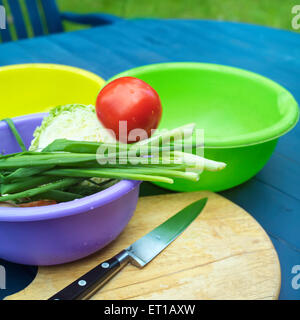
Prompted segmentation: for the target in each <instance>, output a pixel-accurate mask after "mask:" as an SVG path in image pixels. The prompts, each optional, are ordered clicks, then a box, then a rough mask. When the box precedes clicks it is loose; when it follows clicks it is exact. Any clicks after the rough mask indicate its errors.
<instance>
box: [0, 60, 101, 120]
mask: <svg viewBox="0 0 300 320" xmlns="http://www.w3.org/2000/svg"><path fill="white" fill-rule="evenodd" d="M104 83H105V81H104V80H103V79H102V78H100V77H99V76H97V75H96V74H94V73H92V72H89V71H85V70H83V69H79V68H74V67H69V66H64V65H57V64H43V63H33V64H19V65H11V66H5V67H0V119H3V118H7V117H10V118H12V117H17V116H21V115H25V114H30V113H38V112H45V111H48V110H49V109H50V108H51V107H54V106H57V105H63V104H70V103H81V104H95V101H96V98H97V94H98V92H99V91H100V89H101V87H102V86H103V85H104Z"/></svg>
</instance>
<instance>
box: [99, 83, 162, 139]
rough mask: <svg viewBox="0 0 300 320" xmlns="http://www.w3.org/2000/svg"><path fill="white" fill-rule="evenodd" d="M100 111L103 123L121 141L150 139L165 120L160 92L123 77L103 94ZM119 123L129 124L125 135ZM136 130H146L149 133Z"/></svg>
mask: <svg viewBox="0 0 300 320" xmlns="http://www.w3.org/2000/svg"><path fill="white" fill-rule="evenodd" d="M96 112H97V116H98V118H99V120H100V122H101V123H102V124H103V125H104V127H106V128H107V129H111V130H113V131H114V133H115V135H116V138H117V139H118V140H119V141H121V142H124V143H133V142H137V141H139V140H143V139H146V138H150V136H151V134H152V133H153V132H151V131H152V130H154V129H156V128H157V126H158V124H159V121H160V119H161V114H162V107H161V102H160V98H159V96H158V94H157V92H156V91H155V90H154V89H153V88H152V87H151V86H150V85H149V84H147V83H146V82H144V81H142V80H140V79H137V78H133V77H122V78H118V79H116V80H114V81H112V82H110V83H109V84H107V85H106V86H105V87H104V88H103V89H102V90H101V91H100V93H99V95H98V97H97V101H96ZM119 121H127V130H123V131H124V132H123V131H122V130H120V126H119ZM123 125H124V123H123ZM134 129H143V130H144V131H143V132H145V134H139V133H138V132H139V130H134ZM132 130H134V131H132ZM145 135H147V136H145Z"/></svg>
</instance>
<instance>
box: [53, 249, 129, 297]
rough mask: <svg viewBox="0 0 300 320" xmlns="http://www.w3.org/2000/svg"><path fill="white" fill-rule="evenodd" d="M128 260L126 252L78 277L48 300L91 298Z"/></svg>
mask: <svg viewBox="0 0 300 320" xmlns="http://www.w3.org/2000/svg"><path fill="white" fill-rule="evenodd" d="M129 260H130V256H129V254H128V253H127V251H126V250H124V251H122V252H120V253H119V254H117V255H116V256H115V257H113V258H112V259H110V260H107V261H105V262H102V263H101V264H100V265H98V266H97V267H95V268H94V269H92V270H91V271H89V272H88V273H86V274H85V275H84V276H82V277H80V278H79V279H77V280H76V281H74V282H73V283H71V284H70V285H69V286H67V287H66V288H65V289H63V290H61V291H60V292H58V293H57V294H55V295H54V296H52V297H51V298H49V300H85V299H88V298H90V297H91V296H93V295H94V294H95V293H96V292H97V291H98V290H99V289H100V288H101V287H102V286H103V285H104V284H105V283H106V282H107V281H109V280H110V279H111V278H112V277H113V276H114V275H115V274H116V273H118V271H120V270H121V269H122V268H123V267H124V266H125V265H126V264H127V263H128V262H129Z"/></svg>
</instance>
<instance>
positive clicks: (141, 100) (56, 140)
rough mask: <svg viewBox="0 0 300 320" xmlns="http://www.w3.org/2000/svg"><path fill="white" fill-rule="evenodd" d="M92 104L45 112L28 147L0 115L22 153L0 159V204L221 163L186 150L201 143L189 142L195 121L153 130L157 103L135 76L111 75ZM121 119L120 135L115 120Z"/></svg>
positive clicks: (33, 201)
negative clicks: (110, 81)
mask: <svg viewBox="0 0 300 320" xmlns="http://www.w3.org/2000/svg"><path fill="white" fill-rule="evenodd" d="M96 103H97V105H96V110H95V107H94V106H92V105H82V104H70V105H64V106H58V107H56V108H54V109H52V110H51V111H50V113H49V115H48V116H47V117H45V118H44V119H43V121H42V124H41V125H40V126H39V127H37V128H36V130H35V132H34V134H33V136H34V139H33V140H32V143H31V145H30V148H29V151H27V150H26V147H25V144H24V143H23V141H22V138H21V136H20V134H19V133H18V131H17V129H16V127H15V126H14V123H13V121H12V120H11V119H5V121H6V122H7V123H8V125H9V127H10V128H11V131H12V133H13V134H14V136H15V138H16V140H17V142H18V143H19V145H20V148H21V149H22V152H19V153H15V154H11V155H2V156H0V181H1V195H0V202H7V201H10V202H11V203H13V204H14V205H20V206H22V207H31V206H43V205H52V204H56V203H59V202H68V201H72V200H76V199H79V198H82V197H85V196H88V195H92V194H95V193H97V192H99V191H102V190H104V189H106V188H108V187H110V186H112V185H114V184H115V183H117V182H118V181H119V180H122V179H126V180H137V181H152V182H161V183H169V184H170V183H171V184H172V183H173V182H174V179H175V178H176V179H178V178H179V179H184V180H189V181H193V182H196V181H198V180H199V178H200V174H201V172H202V171H203V170H208V171H218V170H221V169H223V168H224V167H225V166H226V165H225V163H222V162H217V161H212V160H208V159H205V158H203V157H200V156H199V155H197V154H192V153H191V152H192V150H193V151H195V150H197V149H199V148H202V147H203V145H202V144H197V141H194V138H193V137H194V136H193V133H194V131H195V125H194V124H188V125H185V126H182V127H179V128H175V129H173V130H167V131H163V132H156V131H155V130H156V128H157V126H158V124H159V121H160V118H161V113H162V108H161V102H160V99H159V96H158V94H157V93H156V91H155V90H154V89H153V88H151V87H150V86H149V85H148V84H147V83H145V82H143V81H142V80H139V79H135V78H131V77H127V78H122V79H117V80H115V81H114V82H112V83H109V84H108V85H107V86H106V87H104V88H103V89H102V90H101V91H100V93H99V95H98V98H97V102H96ZM110 111H111V114H110ZM97 117H98V119H97ZM124 121H125V122H126V125H127V127H126V130H125V131H124V132H125V133H124V132H123V136H122V135H121V131H122V130H123V129H122V128H121V127H117V124H119V126H121V125H122V124H123V123H124ZM129 129H130V130H129ZM132 132H138V135H137V137H136V139H133V140H132V139H130V137H131V138H132V136H133V135H132ZM124 141H125V142H124ZM129 142H133V143H131V144H129ZM201 142H202V141H201ZM183 150H184V151H183ZM189 151H190V152H189Z"/></svg>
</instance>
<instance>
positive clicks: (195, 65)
mask: <svg viewBox="0 0 300 320" xmlns="http://www.w3.org/2000/svg"><path fill="white" fill-rule="evenodd" d="M187 68H189V69H200V70H211V71H220V72H223V73H228V74H233V75H238V76H242V77H247V78H249V79H250V80H253V81H256V82H258V83H260V84H262V85H263V86H266V87H269V88H271V89H273V90H274V91H276V92H277V93H278V95H283V96H284V98H285V103H286V104H287V107H285V108H284V114H283V116H282V117H281V118H280V119H279V120H278V121H277V122H275V123H274V124H273V125H271V126H268V127H266V128H263V129H261V130H258V131H255V132H251V133H245V134H242V135H239V136H235V137H225V138H222V137H218V138H214V137H205V140H204V146H205V147H206V148H232V147H245V146H251V145H255V144H259V143H264V142H268V141H271V140H274V139H277V138H279V137H281V136H283V135H284V134H286V133H287V132H288V131H290V130H291V129H292V128H293V127H295V126H296V124H297V122H298V120H299V107H298V104H297V101H296V100H295V98H294V97H293V95H292V94H291V93H290V92H289V91H288V90H287V89H286V88H284V87H283V86H281V85H280V84H278V83H277V82H275V81H273V80H271V79H269V78H267V77H264V76H262V75H260V74H258V73H255V72H252V71H248V70H245V69H241V68H236V67H231V66H227V65H219V64H214V63H202V62H167V63H156V64H149V65H145V66H140V67H137V68H132V69H129V70H126V71H123V72H121V73H119V74H117V75H115V76H113V77H112V78H110V79H109V80H108V81H107V83H108V82H111V81H112V80H114V79H116V78H119V77H123V76H134V77H137V78H138V74H139V73H143V72H144V71H158V70H170V69H187ZM199 129H201V128H199ZM204 134H205V132H204Z"/></svg>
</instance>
